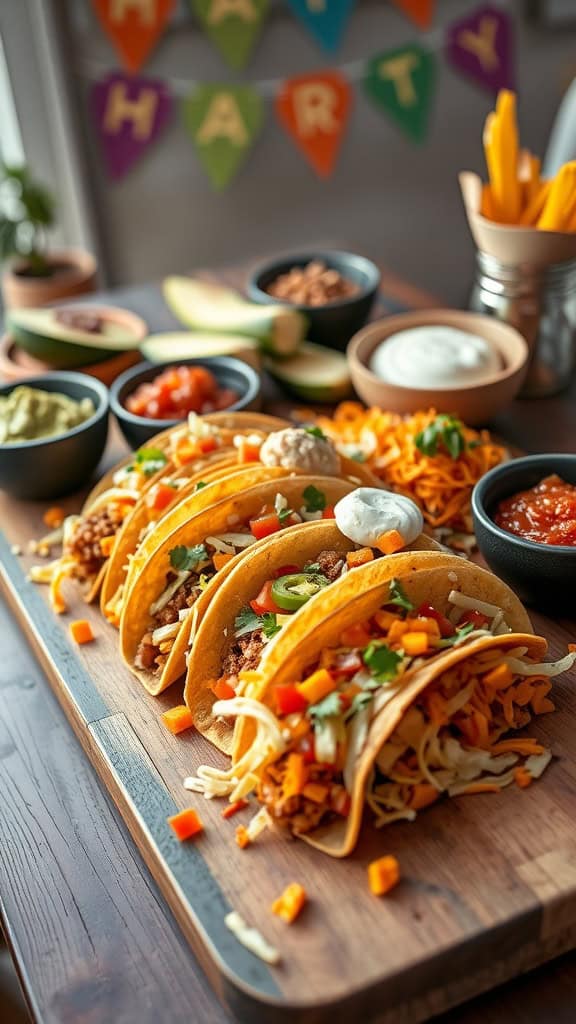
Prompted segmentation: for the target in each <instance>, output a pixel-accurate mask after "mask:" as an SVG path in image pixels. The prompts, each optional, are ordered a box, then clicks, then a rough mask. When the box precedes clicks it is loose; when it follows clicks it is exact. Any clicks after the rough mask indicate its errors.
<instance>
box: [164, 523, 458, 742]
mask: <svg viewBox="0 0 576 1024" xmlns="http://www.w3.org/2000/svg"><path fill="white" fill-rule="evenodd" d="M357 547H358V545H357V544H355V543H354V542H353V541H351V540H349V539H348V537H345V536H344V534H342V533H341V532H340V530H339V529H338V527H337V526H336V523H335V522H334V520H321V521H319V522H311V523H303V524H302V525H301V526H294V527H292V528H291V530H290V531H281V532H280V533H276V534H274V535H273V536H271V537H269V538H268V539H267V540H265V541H262V542H261V543H260V544H258V545H256V547H255V548H254V550H253V551H252V554H251V556H250V563H249V570H250V571H249V573H248V572H247V568H248V567H247V566H246V565H245V564H244V563H242V562H241V563H240V564H239V565H237V566H236V567H235V568H234V570H233V571H232V572H230V573H229V575H228V576H227V577H226V579H225V580H224V581H223V582H222V583H221V584H220V587H219V590H218V597H217V599H216V600H214V601H212V600H208V601H207V600H206V595H202V596H201V597H200V598H199V599H198V601H197V604H196V606H195V607H196V609H197V619H196V621H195V622H194V623H193V626H192V630H191V633H190V639H189V643H190V653H189V656H188V670H187V673H186V687H185V689H184V700H185V702H186V704H187V705H188V707H189V708H190V711H191V712H192V716H193V718H194V725H195V726H196V728H197V729H198V731H199V732H201V733H203V734H204V736H206V738H207V739H208V740H210V742H211V743H213V744H214V746H216V747H218V749H219V750H222V751H223V752H224V753H225V754H230V753H231V752H232V740H233V732H234V727H233V724H232V723H231V722H230V721H229V720H228V719H225V718H216V717H215V716H214V715H213V714H212V706H213V704H214V702H215V700H216V698H215V696H214V693H213V690H212V688H211V687H212V683H214V681H215V680H216V679H218V677H219V676H220V675H221V671H222V657H223V653H224V650H225V649H227V648H228V646H229V642H230V639H231V638H233V636H234V622H235V619H236V616H237V615H238V613H239V612H240V610H241V609H242V608H244V607H245V606H246V605H247V604H248V603H249V602H250V600H253V599H254V598H255V597H256V595H257V594H258V592H259V591H260V589H261V587H262V586H263V585H264V583H265V582H266V581H267V580H269V579H271V578H272V577H273V576H274V574H275V570H277V569H279V568H280V567H281V566H283V565H289V564H291V563H294V562H295V563H297V564H298V565H299V566H303V565H304V564H305V563H306V562H313V561H315V559H316V557H317V556H318V554H319V553H320V552H321V551H326V550H329V551H337V552H338V553H339V554H341V555H342V556H343V557H344V558H345V557H346V554H347V553H348V552H349V551H353V550H354V549H355V548H357ZM405 550H406V551H427V550H429V551H436V552H439V551H440V550H441V549H440V545H439V544H437V543H436V541H434V540H432V539H431V538H429V537H426V536H424V535H421V536H420V537H419V538H418V539H417V540H416V541H415V542H414V544H411V545H409V546H408V547H407V548H406V549H405ZM388 557H389V558H390V557H393V556H388ZM382 561H386V558H385V556H382ZM371 564H372V563H371ZM350 572H351V573H355V572H357V570H355V569H353V570H350ZM337 582H339V581H336V583H337ZM336 583H331V584H329V586H328V587H326V588H325V589H323V590H322V591H321V593H320V595H318V597H319V600H318V603H317V608H318V611H319V613H320V614H322V613H323V614H326V615H328V614H330V611H331V609H332V608H333V598H332V588H334V587H335V586H336ZM355 592H356V591H355ZM309 603H310V602H308V603H307V604H306V605H304V606H303V608H301V609H300V610H299V611H298V612H294V614H293V615H292V616H291V619H290V625H291V624H292V622H293V620H294V619H295V618H300V617H302V616H304V615H305V614H306V609H307V608H308V606H309ZM287 627H288V623H287V624H286V625H285V626H283V630H284V629H286V628H287Z"/></svg>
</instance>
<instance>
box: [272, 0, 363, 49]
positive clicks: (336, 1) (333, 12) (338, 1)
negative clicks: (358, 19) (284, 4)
mask: <svg viewBox="0 0 576 1024" xmlns="http://www.w3.org/2000/svg"><path fill="white" fill-rule="evenodd" d="M288 3H289V5H290V7H291V8H292V11H293V12H294V14H295V15H296V17H297V18H299V19H300V21H301V22H303V24H304V25H305V26H306V28H307V29H308V31H309V32H310V33H311V35H313V36H314V39H315V40H316V42H317V43H318V44H319V45H320V46H321V47H322V49H323V50H328V52H329V53H334V51H335V50H337V49H338V47H339V46H340V43H341V41H342V37H343V35H344V32H345V30H346V25H347V24H348V19H349V17H350V15H351V14H352V8H353V7H354V3H355V0H288Z"/></svg>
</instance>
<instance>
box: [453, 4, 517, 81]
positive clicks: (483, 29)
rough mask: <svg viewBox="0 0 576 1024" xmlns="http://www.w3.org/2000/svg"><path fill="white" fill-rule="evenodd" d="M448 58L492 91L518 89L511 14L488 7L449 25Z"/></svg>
mask: <svg viewBox="0 0 576 1024" xmlns="http://www.w3.org/2000/svg"><path fill="white" fill-rule="evenodd" d="M446 59H447V60H448V61H449V62H450V63H451V64H452V65H453V67H455V68H456V69H457V70H458V71H461V72H462V73H463V74H464V75H467V76H468V77H469V78H473V79H474V80H475V81H476V82H478V83H479V84H480V85H481V86H482V87H483V88H485V89H487V90H488V91H489V92H491V93H493V92H498V90H499V89H513V88H514V80H515V77H514V40H513V23H512V19H511V17H510V15H509V14H506V12H505V11H502V10H500V9H499V8H498V7H492V6H491V5H490V4H485V5H484V6H482V7H478V8H477V9H476V10H475V11H473V12H472V14H469V15H468V16H467V17H466V18H462V19H461V20H460V21H455V22H453V23H452V24H451V25H449V26H448V29H447V33H446Z"/></svg>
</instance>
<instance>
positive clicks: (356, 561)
mask: <svg viewBox="0 0 576 1024" xmlns="http://www.w3.org/2000/svg"><path fill="white" fill-rule="evenodd" d="M373 559H374V552H373V551H372V548H360V549H359V550H358V551H349V552H348V554H347V555H346V563H347V565H348V568H349V569H355V568H356V567H357V566H358V565H366V563H367V562H372V561H373Z"/></svg>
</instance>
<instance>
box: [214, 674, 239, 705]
mask: <svg viewBox="0 0 576 1024" xmlns="http://www.w3.org/2000/svg"><path fill="white" fill-rule="evenodd" d="M212 693H213V694H214V696H215V697H216V698H217V699H218V700H231V699H232V697H235V696H236V691H235V690H234V689H233V688H232V687H231V686H230V684H229V683H227V682H226V679H225V678H224V676H221V677H220V679H217V680H216V682H215V683H214V685H213V687H212Z"/></svg>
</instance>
